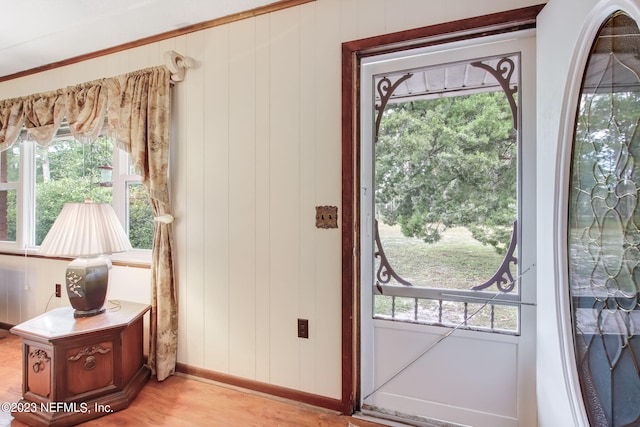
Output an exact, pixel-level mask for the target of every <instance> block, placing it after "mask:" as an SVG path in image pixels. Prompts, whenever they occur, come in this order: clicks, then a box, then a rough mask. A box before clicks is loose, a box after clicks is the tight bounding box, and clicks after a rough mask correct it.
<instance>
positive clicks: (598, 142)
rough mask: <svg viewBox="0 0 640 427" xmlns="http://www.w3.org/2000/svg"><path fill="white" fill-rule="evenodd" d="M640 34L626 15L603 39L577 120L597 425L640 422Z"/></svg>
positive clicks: (576, 328) (576, 231) (587, 355)
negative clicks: (639, 300)
mask: <svg viewBox="0 0 640 427" xmlns="http://www.w3.org/2000/svg"><path fill="white" fill-rule="evenodd" d="M639 122H640V31H639V30H638V25H637V24H636V22H635V21H634V20H633V19H632V18H631V17H629V16H628V15H627V14H625V13H623V12H616V13H614V14H613V15H611V16H609V18H608V19H607V21H606V22H605V24H604V25H603V26H602V27H601V28H600V31H599V32H598V35H597V37H596V39H595V41H594V43H593V47H592V49H591V53H590V55H589V59H588V62H587V65H586V69H585V72H584V77H583V82H582V89H581V93H580V98H579V105H578V111H577V116H576V127H575V135H574V141H573V154H572V163H571V181H570V191H569V210H568V214H569V217H568V220H569V223H568V224H569V231H568V256H569V286H570V296H571V304H572V307H571V310H572V320H573V332H574V342H575V353H576V359H577V360H576V363H577V370H578V375H579V378H580V386H581V389H582V395H583V398H584V399H583V400H584V402H585V405H586V409H587V413H588V416H589V420H590V422H591V425H592V426H616V427H617V426H640V336H639V335H640V305H639V303H638V298H639V296H640V205H639V204H638V189H640V133H639V132H638V124H639Z"/></svg>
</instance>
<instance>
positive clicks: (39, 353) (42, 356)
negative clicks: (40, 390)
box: [29, 349, 51, 374]
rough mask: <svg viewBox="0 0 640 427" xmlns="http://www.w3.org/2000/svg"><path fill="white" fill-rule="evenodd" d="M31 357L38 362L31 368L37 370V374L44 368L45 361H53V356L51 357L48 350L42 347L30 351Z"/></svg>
mask: <svg viewBox="0 0 640 427" xmlns="http://www.w3.org/2000/svg"><path fill="white" fill-rule="evenodd" d="M29 358H30V359H36V362H35V363H34V364H33V365H31V369H33V372H35V373H36V374H37V373H38V372H40V371H42V370H43V369H44V363H45V362H47V363H48V362H49V361H51V358H49V355H48V354H47V352H46V351H44V350H41V349H37V350H34V351H32V352H31V353H29Z"/></svg>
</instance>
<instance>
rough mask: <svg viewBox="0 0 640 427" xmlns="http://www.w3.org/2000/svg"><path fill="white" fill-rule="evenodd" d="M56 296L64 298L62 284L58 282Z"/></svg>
mask: <svg viewBox="0 0 640 427" xmlns="http://www.w3.org/2000/svg"><path fill="white" fill-rule="evenodd" d="M56 298H62V285H61V284H60V283H56Z"/></svg>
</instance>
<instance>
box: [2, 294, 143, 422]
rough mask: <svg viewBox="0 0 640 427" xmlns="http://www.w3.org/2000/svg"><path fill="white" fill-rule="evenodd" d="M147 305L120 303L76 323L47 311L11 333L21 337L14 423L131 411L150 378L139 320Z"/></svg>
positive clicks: (68, 310)
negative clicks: (19, 385) (19, 391)
mask: <svg viewBox="0 0 640 427" xmlns="http://www.w3.org/2000/svg"><path fill="white" fill-rule="evenodd" d="M149 309H150V306H149V305H146V304H138V303H133V302H125V301H120V302H117V303H116V304H115V306H114V307H112V308H108V309H107V310H106V311H105V312H104V313H102V314H99V315H96V316H92V317H84V318H74V317H73V308H72V307H62V308H57V309H54V310H51V311H48V312H46V313H44V314H42V315H40V316H38V317H35V318H33V319H31V320H28V321H26V322H24V323H21V324H19V325H17V326H15V327H13V328H12V329H11V332H12V333H14V334H16V335H19V336H21V337H22V399H20V401H19V402H17V403H16V404H15V405H14V406H13V408H12V409H13V410H12V413H11V414H12V415H13V417H14V418H15V419H17V420H19V421H22V422H24V423H27V424H29V425H74V424H78V423H81V422H84V421H87V420H91V419H94V418H98V417H101V416H104V415H108V414H109V413H111V412H115V411H119V410H121V409H124V408H126V407H128V406H129V404H130V403H131V402H132V401H133V399H134V398H135V397H136V396H137V394H138V392H139V391H140V390H141V389H142V387H143V386H144V384H145V383H146V381H147V380H148V379H149V376H150V370H149V368H148V367H147V366H145V364H144V362H145V361H144V355H143V316H144V314H145V313H146V312H147V311H149Z"/></svg>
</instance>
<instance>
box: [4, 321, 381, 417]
mask: <svg viewBox="0 0 640 427" xmlns="http://www.w3.org/2000/svg"><path fill="white" fill-rule="evenodd" d="M0 333H1V331H0ZM21 353H22V351H21V346H20V338H19V337H17V336H15V335H11V334H9V336H7V337H6V338H4V339H0V378H1V380H0V382H1V384H2V385H1V386H0V403H2V402H17V401H18V399H20V397H21V396H22V374H21V370H22V366H21ZM82 425H83V426H114V425H116V426H224V427H233V426H243V427H244V426H256V427H257V426H268V427H272V426H273V427H276V426H278V427H287V426H292V427H293V426H296V427H303V426H309V427H319V426H323V427H338V426H344V427H347V426H354V427H356V426H357V427H380V426H381V425H380V424H376V423H372V422H368V421H364V420H360V419H354V418H352V417H346V416H341V415H337V414H335V413H333V412H329V411H325V410H323V409H317V408H310V407H307V406H304V405H298V404H295V403H289V402H283V401H279V400H274V399H270V398H266V397H261V396H256V395H253V394H249V393H244V392H242V391H237V390H232V389H229V388H226V387H220V386H217V385H213V384H208V383H205V382H200V381H196V380H193V379H188V378H184V377H179V376H173V377H170V378H169V379H167V380H165V381H163V382H161V383H159V382H157V381H155V380H154V379H151V380H149V382H148V383H147V384H146V385H145V387H144V388H143V389H142V391H141V392H140V394H139V395H138V397H137V398H136V399H135V400H134V401H133V403H131V405H130V406H129V407H128V408H127V409H125V410H123V411H119V412H115V413H113V414H110V415H108V416H105V417H102V418H98V419H96V420H93V421H90V422H87V423H84V424H82ZM0 426H12V427H22V426H24V424H23V423H21V422H18V421H16V420H14V419H13V417H12V416H11V414H9V413H5V412H1V411H0Z"/></svg>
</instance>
